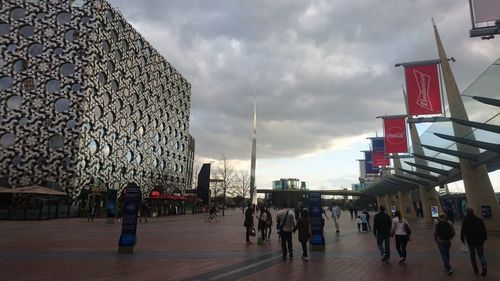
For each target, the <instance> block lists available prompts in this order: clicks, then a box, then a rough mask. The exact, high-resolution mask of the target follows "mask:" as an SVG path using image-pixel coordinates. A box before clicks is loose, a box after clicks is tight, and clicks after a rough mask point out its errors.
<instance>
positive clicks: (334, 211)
mask: <svg viewBox="0 0 500 281" xmlns="http://www.w3.org/2000/svg"><path fill="white" fill-rule="evenodd" d="M340 213H341V211H340V208H339V206H337V204H335V202H333V203H332V219H333V224H334V225H335V230H336V231H335V232H336V233H339V219H340Z"/></svg>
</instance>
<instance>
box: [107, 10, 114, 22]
mask: <svg viewBox="0 0 500 281" xmlns="http://www.w3.org/2000/svg"><path fill="white" fill-rule="evenodd" d="M106 19H107V20H108V21H109V22H111V21H113V19H114V16H113V12H112V11H111V10H107V11H106Z"/></svg>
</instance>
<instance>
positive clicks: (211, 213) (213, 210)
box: [209, 206, 217, 216]
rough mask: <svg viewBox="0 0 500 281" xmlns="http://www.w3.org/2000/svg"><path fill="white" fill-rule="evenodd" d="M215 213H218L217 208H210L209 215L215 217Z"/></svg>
mask: <svg viewBox="0 0 500 281" xmlns="http://www.w3.org/2000/svg"><path fill="white" fill-rule="evenodd" d="M215 213H217V210H216V209H215V206H212V207H210V210H209V214H210V215H211V216H213V215H215Z"/></svg>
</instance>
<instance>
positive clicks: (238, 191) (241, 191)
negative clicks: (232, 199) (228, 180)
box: [231, 170, 250, 202]
mask: <svg viewBox="0 0 500 281" xmlns="http://www.w3.org/2000/svg"><path fill="white" fill-rule="evenodd" d="M231 191H232V193H231V195H233V196H237V197H238V196H239V197H241V198H242V199H243V202H245V198H247V195H249V194H250V174H249V173H248V170H239V171H238V172H237V173H236V175H235V182H234V188H232V189H231Z"/></svg>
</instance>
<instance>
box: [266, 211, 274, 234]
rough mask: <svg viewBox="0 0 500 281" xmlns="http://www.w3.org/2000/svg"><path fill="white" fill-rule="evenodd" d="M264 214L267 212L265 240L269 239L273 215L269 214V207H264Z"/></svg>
mask: <svg viewBox="0 0 500 281" xmlns="http://www.w3.org/2000/svg"><path fill="white" fill-rule="evenodd" d="M266 214H267V216H266V217H267V222H266V226H267V240H269V239H271V231H272V229H273V217H272V216H271V209H269V207H266Z"/></svg>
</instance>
